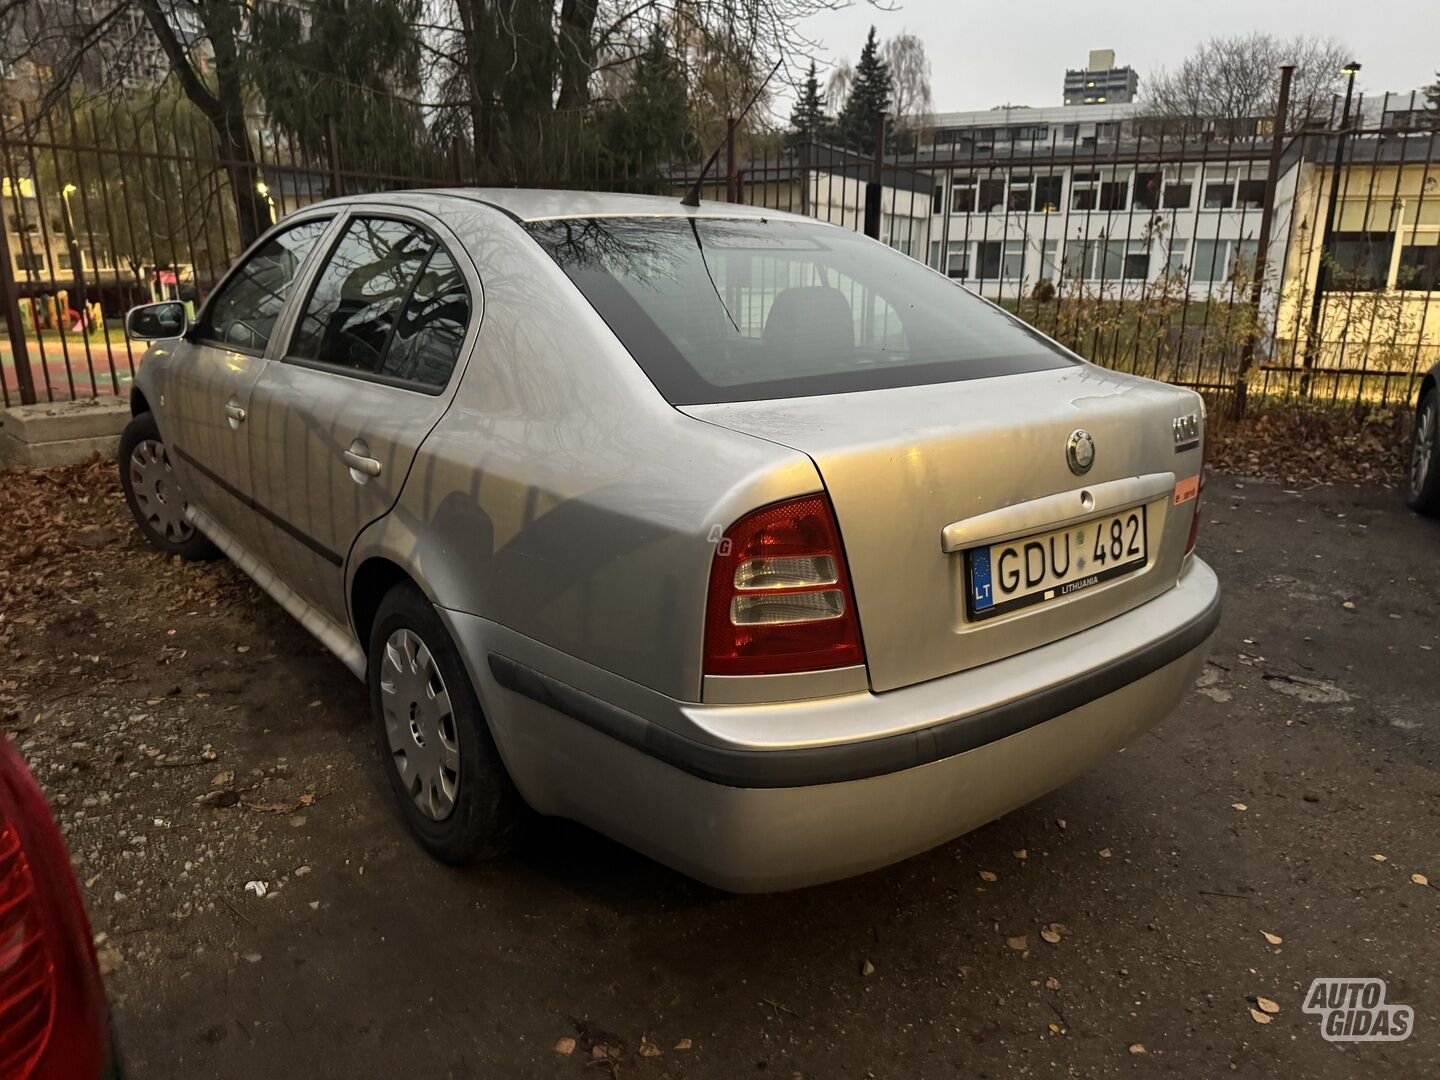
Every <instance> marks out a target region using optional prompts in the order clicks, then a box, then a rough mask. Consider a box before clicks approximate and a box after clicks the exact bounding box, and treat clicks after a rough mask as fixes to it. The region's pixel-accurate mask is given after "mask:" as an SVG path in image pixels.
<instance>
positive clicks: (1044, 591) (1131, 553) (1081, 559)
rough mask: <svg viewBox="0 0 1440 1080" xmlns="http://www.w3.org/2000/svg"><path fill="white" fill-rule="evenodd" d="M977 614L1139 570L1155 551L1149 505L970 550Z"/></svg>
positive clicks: (971, 603) (972, 603) (971, 599)
mask: <svg viewBox="0 0 1440 1080" xmlns="http://www.w3.org/2000/svg"><path fill="white" fill-rule="evenodd" d="M965 557H966V560H967V562H968V565H969V571H970V573H969V579H970V590H969V595H968V596H967V597H966V600H967V604H966V606H967V607H968V608H969V609H970V617H971V618H973V619H989V618H993V617H994V616H996V615H1003V614H1004V613H1005V612H1007V611H1014V610H1016V609H1017V608H1023V607H1029V606H1030V605H1032V604H1043V603H1045V602H1046V601H1047V600H1058V599H1059V598H1060V597H1062V596H1069V595H1070V594H1071V593H1077V592H1080V591H1082V590H1084V589H1088V588H1091V587H1092V586H1095V585H1099V584H1100V583H1101V582H1102V581H1109V580H1111V579H1112V578H1117V577H1120V576H1122V575H1124V574H1129V573H1133V572H1134V571H1136V570H1139V569H1140V568H1141V567H1142V566H1144V565H1145V561H1146V559H1147V558H1148V557H1149V545H1148V543H1147V537H1146V529H1145V508H1144V507H1143V506H1137V507H1135V508H1134V509H1133V510H1123V511H1121V512H1120V513H1118V514H1111V515H1109V516H1108V517H1102V518H1096V519H1094V520H1093V521H1086V522H1082V523H1081V524H1079V525H1071V526H1070V527H1069V528H1065V529H1056V530H1055V531H1053V532H1048V533H1039V534H1037V535H1035V536H1022V537H1020V538H1018V539H1015V540H1006V541H1004V542H1003V543H999V544H990V545H989V546H987V547H981V548H973V549H971V550H970V551H968V552H966V555H965Z"/></svg>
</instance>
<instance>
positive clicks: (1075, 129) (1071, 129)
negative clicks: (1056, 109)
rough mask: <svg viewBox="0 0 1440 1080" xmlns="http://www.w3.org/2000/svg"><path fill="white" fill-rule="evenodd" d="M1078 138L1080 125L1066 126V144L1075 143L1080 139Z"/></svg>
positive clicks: (1067, 103)
mask: <svg viewBox="0 0 1440 1080" xmlns="http://www.w3.org/2000/svg"><path fill="white" fill-rule="evenodd" d="M1065 104H1066V105H1069V104H1070V103H1069V102H1068V101H1067V102H1066V103H1065ZM1078 138H1080V125H1079V124H1066V125H1065V141H1066V142H1074V141H1075V140H1076V139H1078Z"/></svg>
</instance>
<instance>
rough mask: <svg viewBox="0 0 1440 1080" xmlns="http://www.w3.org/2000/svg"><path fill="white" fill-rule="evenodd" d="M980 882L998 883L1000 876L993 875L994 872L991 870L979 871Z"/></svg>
mask: <svg viewBox="0 0 1440 1080" xmlns="http://www.w3.org/2000/svg"><path fill="white" fill-rule="evenodd" d="M980 880H981V881H999V880H1000V875H999V874H997V873H995V871H993V870H981V871H980Z"/></svg>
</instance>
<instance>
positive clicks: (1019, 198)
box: [1005, 176, 1030, 214]
mask: <svg viewBox="0 0 1440 1080" xmlns="http://www.w3.org/2000/svg"><path fill="white" fill-rule="evenodd" d="M1005 207H1006V209H1008V210H1011V211H1014V212H1015V213H1017V214H1028V213H1029V212H1030V177H1028V176H1012V177H1011V178H1010V196H1009V198H1007V199H1006V200H1005Z"/></svg>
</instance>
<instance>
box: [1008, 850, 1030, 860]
mask: <svg viewBox="0 0 1440 1080" xmlns="http://www.w3.org/2000/svg"><path fill="white" fill-rule="evenodd" d="M1010 854H1011V855H1014V856H1015V858H1017V859H1019V860H1021V861H1022V862H1023V861H1024V860H1026V859H1028V858H1029V857H1030V852H1028V851H1026V850H1025V849H1024V848H1023V847H1022V848H1020V849H1019V850H1018V851H1012V852H1011V853H1010Z"/></svg>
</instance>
